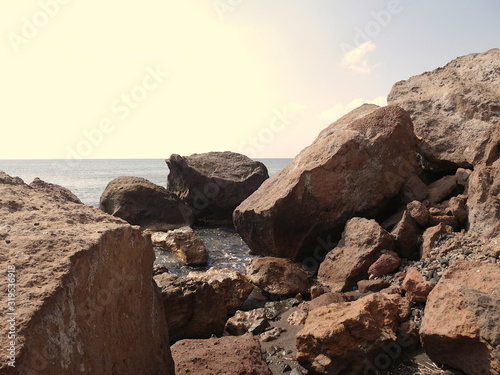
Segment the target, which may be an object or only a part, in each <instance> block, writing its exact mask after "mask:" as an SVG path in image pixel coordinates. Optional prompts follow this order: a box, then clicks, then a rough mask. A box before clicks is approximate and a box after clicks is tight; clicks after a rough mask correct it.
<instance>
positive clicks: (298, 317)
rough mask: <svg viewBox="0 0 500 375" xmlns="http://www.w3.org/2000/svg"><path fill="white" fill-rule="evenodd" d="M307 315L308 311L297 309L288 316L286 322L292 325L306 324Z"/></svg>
mask: <svg viewBox="0 0 500 375" xmlns="http://www.w3.org/2000/svg"><path fill="white" fill-rule="evenodd" d="M307 315H309V313H307V312H306V311H304V310H297V311H294V312H293V313H291V314H290V315H289V316H288V319H287V320H286V322H287V323H288V324H290V325H292V326H302V325H304V324H306V319H307Z"/></svg>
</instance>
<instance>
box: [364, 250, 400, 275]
mask: <svg viewBox="0 0 500 375" xmlns="http://www.w3.org/2000/svg"><path fill="white" fill-rule="evenodd" d="M400 264H401V259H400V258H399V256H398V254H397V253H396V252H394V251H388V252H386V253H384V254H382V255H381V256H380V258H378V259H377V261H376V262H375V263H373V264H372V265H371V266H370V268H369V269H368V275H370V276H374V277H380V276H384V275H387V274H388V273H391V272H393V271H396V270H397V269H398V268H399V265H400Z"/></svg>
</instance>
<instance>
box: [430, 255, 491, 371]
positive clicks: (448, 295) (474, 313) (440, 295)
mask: <svg viewBox="0 0 500 375" xmlns="http://www.w3.org/2000/svg"><path fill="white" fill-rule="evenodd" d="M499 285H500V268H499V267H498V265H494V264H488V263H480V262H467V261H463V260H458V261H456V262H455V263H454V264H453V265H452V266H451V267H450V268H449V269H448V271H447V272H446V273H445V274H444V275H443V277H442V278H441V279H440V281H439V283H438V284H437V286H436V287H435V288H434V290H433V291H432V292H431V293H430V294H429V297H428V299H427V305H426V308H425V316H424V319H423V322H422V327H421V329H420V336H421V338H422V343H423V346H424V349H425V351H426V352H427V354H428V355H429V357H430V358H431V359H432V360H433V361H435V362H437V363H442V364H447V365H449V366H451V367H454V368H457V369H460V370H462V371H464V372H465V373H467V374H478V375H483V374H484V375H486V374H500V317H499V314H498V312H499V311H500V289H499Z"/></svg>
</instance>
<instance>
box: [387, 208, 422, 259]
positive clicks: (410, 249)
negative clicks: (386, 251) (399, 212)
mask: <svg viewBox="0 0 500 375" xmlns="http://www.w3.org/2000/svg"><path fill="white" fill-rule="evenodd" d="M391 233H392V235H393V236H394V243H395V244H396V251H397V252H398V254H399V255H400V256H401V257H403V258H410V257H411V256H412V255H413V253H415V251H416V250H417V249H418V247H419V245H420V233H421V232H420V228H419V227H418V225H417V223H416V222H415V221H414V220H413V219H412V216H411V214H410V212H409V211H408V210H406V211H405V213H404V214H403V217H402V218H401V221H400V222H399V223H398V225H396V227H395V228H394V229H393V231H392V232H391Z"/></svg>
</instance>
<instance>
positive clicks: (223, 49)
mask: <svg viewBox="0 0 500 375" xmlns="http://www.w3.org/2000/svg"><path fill="white" fill-rule="evenodd" d="M499 19H500V2H499V1H498V0H482V1H470V0H469V1H462V0H454V1H452V0H439V1H437V0H421V1H417V0H399V1H398V0H380V1H379V0H376V1H375V0H371V1H352V0H343V1H340V0H338V1H335V0H315V1H311V0H272V1H270V0H175V1H174V0H143V1H140V2H139V1H123V0H122V1H118V0H106V1H97V0H85V1H83V0H41V1H35V0H22V1H2V2H1V3H0V27H1V30H0V33H1V34H2V36H3V37H2V42H1V43H0V64H1V65H0V66H1V69H0V102H1V105H0V124H1V138H0V139H1V146H0V159H42V158H43V159H47V158H50V159H64V158H91V159H100V158H165V157H168V156H170V154H172V153H178V154H181V155H189V154H192V153H196V152H197V153H200V152H207V151H224V150H231V151H237V152H242V153H245V154H247V155H249V156H251V157H260V158H264V157H293V156H295V155H296V154H297V152H298V151H300V150H301V149H302V148H304V147H305V146H307V145H309V144H310V143H311V142H312V141H313V140H314V139H315V138H316V136H317V134H318V133H319V131H320V130H321V129H323V128H324V127H326V126H327V125H328V124H330V123H331V122H332V121H334V120H335V119H336V118H338V117H339V116H341V115H343V114H344V113H346V112H347V111H348V110H350V109H353V108H355V107H357V106H358V105H360V104H361V103H363V102H364V101H367V102H375V103H377V104H380V105H383V104H384V103H385V98H386V96H387V94H388V93H389V91H390V89H391V87H392V85H393V84H394V83H395V82H396V81H398V80H402V79H407V78H409V77H410V76H412V75H415V74H420V73H422V72H424V71H427V70H432V69H435V68H437V67H438V66H443V65H444V64H446V63H447V62H449V61H450V60H452V59H454V58H456V57H458V56H461V55H465V54H468V53H472V52H484V51H487V50H489V49H491V48H495V47H500V22H499Z"/></svg>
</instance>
